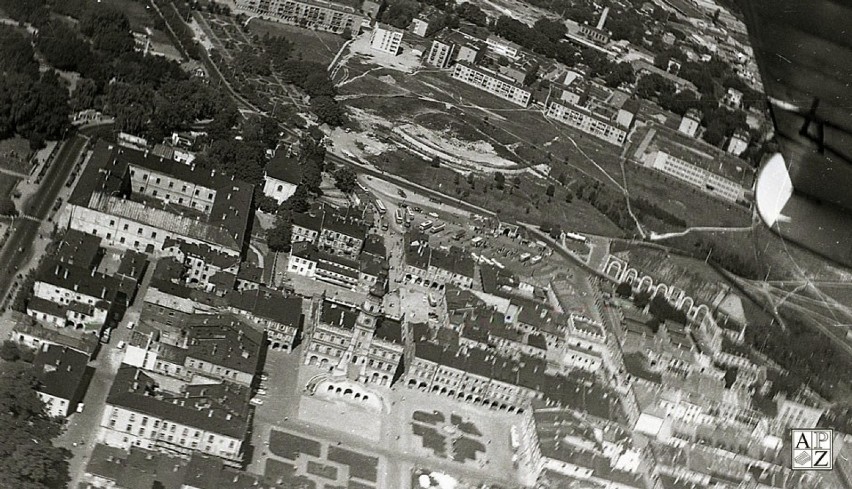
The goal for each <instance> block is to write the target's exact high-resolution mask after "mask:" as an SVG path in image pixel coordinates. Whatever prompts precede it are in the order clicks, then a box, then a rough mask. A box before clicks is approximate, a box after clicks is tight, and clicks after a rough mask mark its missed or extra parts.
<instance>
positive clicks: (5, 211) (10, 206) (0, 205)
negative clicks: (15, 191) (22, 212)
mask: <svg viewBox="0 0 852 489" xmlns="http://www.w3.org/2000/svg"><path fill="white" fill-rule="evenodd" d="M17 215H18V209H17V208H15V203H14V202H13V201H12V199H10V198H9V197H3V198H0V216H17Z"/></svg>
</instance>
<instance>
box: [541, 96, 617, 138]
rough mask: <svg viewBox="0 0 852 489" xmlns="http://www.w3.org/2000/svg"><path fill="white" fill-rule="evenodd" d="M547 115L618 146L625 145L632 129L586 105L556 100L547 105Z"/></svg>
mask: <svg viewBox="0 0 852 489" xmlns="http://www.w3.org/2000/svg"><path fill="white" fill-rule="evenodd" d="M545 115H547V117H549V118H551V119H556V120H557V121H559V122H562V123H563V124H567V125H569V126H571V127H574V128H577V129H579V130H581V131H583V132H585V133H586V134H591V135H592V136H595V137H596V138H599V139H603V140H604V141H606V142H608V143H612V144H615V145H616V146H623V145H624V142H625V141H626V140H627V133H628V131H629V130H630V128H629V126H624V125H622V124H620V123H619V121H618V120H614V119H612V118H607V117H604V116H603V115H601V114H598V113H595V112H593V111H591V110H589V109H588V108H586V107H580V106H577V105H571V104H568V103H564V102H560V101H556V100H552V101H550V103H549V104H548V105H547V112H546V113H545Z"/></svg>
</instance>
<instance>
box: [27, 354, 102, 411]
mask: <svg viewBox="0 0 852 489" xmlns="http://www.w3.org/2000/svg"><path fill="white" fill-rule="evenodd" d="M88 362H89V356H88V355H86V354H83V353H80V352H78V351H76V350H72V349H71V348H67V347H64V346H56V345H51V346H49V347H48V348H47V350H40V351H39V352H38V354H37V355H36V356H35V360H34V361H33V368H32V371H33V374H34V375H35V377H36V379H37V380H38V382H39V387H38V390H39V392H43V393H45V394H50V395H51V396H55V397H59V398H61V399H68V400H71V399H82V397H83V396H82V392H81V391H85V389H86V387H88V377H87V375H86V372H87V368H88Z"/></svg>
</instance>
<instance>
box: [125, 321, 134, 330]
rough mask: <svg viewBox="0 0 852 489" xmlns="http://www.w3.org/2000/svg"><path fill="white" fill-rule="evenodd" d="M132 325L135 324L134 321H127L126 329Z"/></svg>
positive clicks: (131, 327)
mask: <svg viewBox="0 0 852 489" xmlns="http://www.w3.org/2000/svg"><path fill="white" fill-rule="evenodd" d="M133 326H136V323H134V322H133V321H128V323H127V329H133Z"/></svg>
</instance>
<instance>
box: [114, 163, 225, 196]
mask: <svg viewBox="0 0 852 489" xmlns="http://www.w3.org/2000/svg"><path fill="white" fill-rule="evenodd" d="M130 176H131V177H133V176H136V170H134V169H132V168H131V169H130ZM142 180H143V181H148V174H147V173H142ZM152 180H154V183H155V184H157V185H159V184H160V183H161V179H160V177H156V179H153V178H152ZM169 188H174V182H173V181H172V180H171V179H169ZM139 190H140V191H144V187H140V189H139ZM186 191H187V186H186V185H183V186H182V187H181V192H186ZM200 194H201V190H200V189H195V194H194V195H196V196H199V195H200ZM154 195H157V194H156V191H154ZM215 195H216V193H215V192H208V193H207V198H208V199H209V200H213V197H214V196H215Z"/></svg>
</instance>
